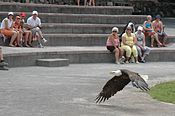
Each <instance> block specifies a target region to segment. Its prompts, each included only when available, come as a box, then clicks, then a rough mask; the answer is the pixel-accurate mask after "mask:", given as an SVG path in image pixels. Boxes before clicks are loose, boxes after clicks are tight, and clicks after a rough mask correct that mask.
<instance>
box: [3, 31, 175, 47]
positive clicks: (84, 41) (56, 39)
mask: <svg viewBox="0 0 175 116" xmlns="http://www.w3.org/2000/svg"><path fill="white" fill-rule="evenodd" d="M108 35H109V34H44V37H45V38H46V39H47V40H48V41H47V43H44V46H105V45H106V40H107V37H108ZM167 43H175V36H168V38H167ZM0 45H6V44H3V40H2V38H0ZM33 45H34V46H37V41H34V42H33ZM146 45H147V46H150V39H149V40H148V39H147V40H146Z"/></svg>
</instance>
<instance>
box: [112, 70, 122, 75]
mask: <svg viewBox="0 0 175 116" xmlns="http://www.w3.org/2000/svg"><path fill="white" fill-rule="evenodd" d="M110 74H112V75H115V76H120V75H122V72H121V70H116V71H111V72H110Z"/></svg>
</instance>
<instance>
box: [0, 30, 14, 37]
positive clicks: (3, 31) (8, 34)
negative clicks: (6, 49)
mask: <svg viewBox="0 0 175 116" xmlns="http://www.w3.org/2000/svg"><path fill="white" fill-rule="evenodd" d="M1 33H2V34H3V35H5V36H7V37H11V36H12V35H13V34H14V32H13V31H12V30H7V29H2V30H1Z"/></svg>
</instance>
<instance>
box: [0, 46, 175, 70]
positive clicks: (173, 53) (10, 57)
mask: <svg viewBox="0 0 175 116" xmlns="http://www.w3.org/2000/svg"><path fill="white" fill-rule="evenodd" d="M3 50H4V58H5V60H6V61H7V62H8V63H9V66H10V67H24V66H35V65H36V60H37V59H53V58H63V59H69V63H71V64H72V63H114V61H115V60H114V54H112V53H110V52H109V51H107V50H106V47H105V46H103V47H99V46H94V47H77V46H72V47H45V48H26V49H25V48H11V47H3ZM146 61H147V62H168V61H175V46H173V45H172V46H169V47H163V48H151V53H150V55H149V56H148V57H147V58H146Z"/></svg>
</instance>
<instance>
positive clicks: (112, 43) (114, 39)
mask: <svg viewBox="0 0 175 116" xmlns="http://www.w3.org/2000/svg"><path fill="white" fill-rule="evenodd" d="M119 46H120V41H119V37H118V28H117V27H113V28H112V33H111V34H110V35H109V36H108V39H107V42H106V48H107V49H108V50H109V51H110V52H114V53H115V60H116V64H120V63H121V64H123V62H124V60H125V58H124V56H123V49H122V48H120V47H119ZM120 56H121V58H120ZM119 58H120V59H119Z"/></svg>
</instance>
